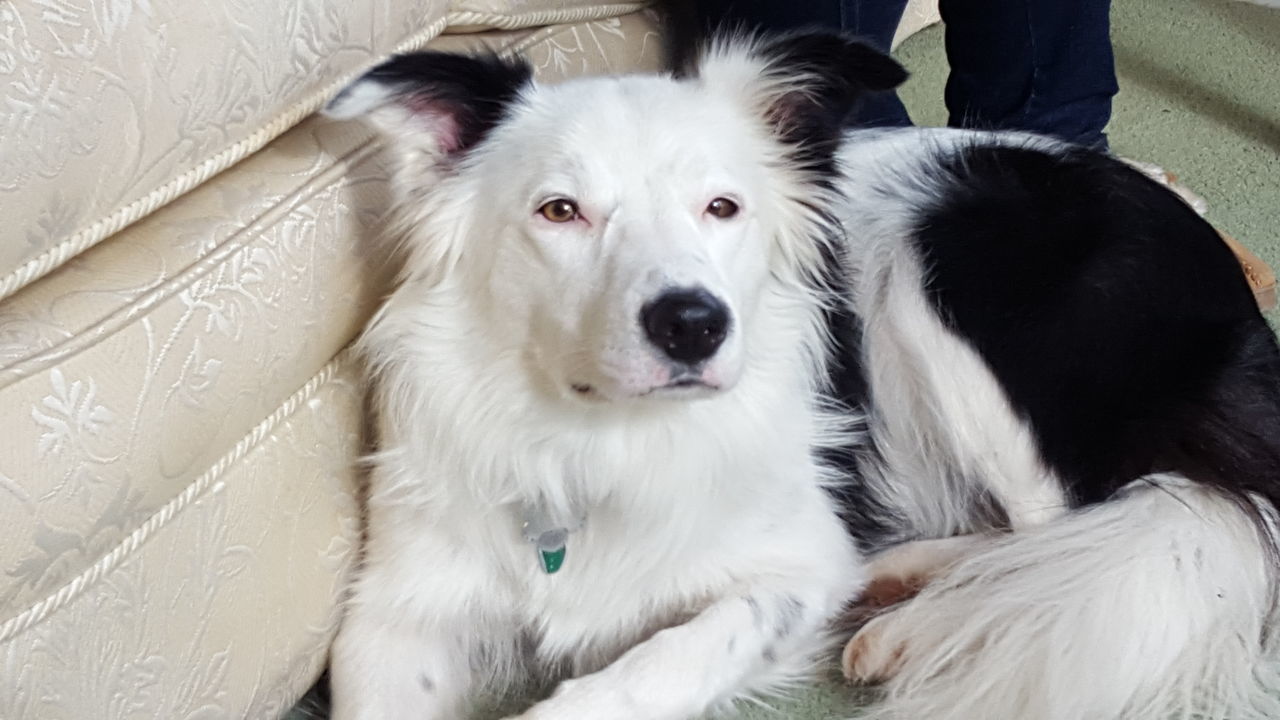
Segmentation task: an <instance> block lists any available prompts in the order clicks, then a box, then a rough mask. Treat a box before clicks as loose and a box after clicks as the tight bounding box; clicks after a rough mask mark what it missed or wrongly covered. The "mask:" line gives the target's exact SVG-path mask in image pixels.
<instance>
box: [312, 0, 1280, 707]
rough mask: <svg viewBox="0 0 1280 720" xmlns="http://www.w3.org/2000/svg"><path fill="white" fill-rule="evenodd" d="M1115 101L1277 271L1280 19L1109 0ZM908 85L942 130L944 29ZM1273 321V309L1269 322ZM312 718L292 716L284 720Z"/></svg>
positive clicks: (1136, 133) (1214, 3)
mask: <svg viewBox="0 0 1280 720" xmlns="http://www.w3.org/2000/svg"><path fill="white" fill-rule="evenodd" d="M1113 2H1114V5H1113V8H1112V40H1113V44H1114V46H1115V52H1116V60H1117V66H1118V70H1119V75H1120V95H1119V96H1118V97H1117V98H1116V102H1115V110H1114V115H1113V118H1112V122H1111V125H1110V127H1109V128H1108V134H1109V136H1110V138H1111V144H1112V148H1113V149H1114V151H1115V152H1117V153H1118V154H1120V155H1123V156H1125V157H1130V158H1135V159H1141V160H1147V161H1150V162H1155V163H1158V164H1160V165H1162V166H1164V167H1165V168H1166V169H1168V170H1170V171H1172V172H1174V173H1177V174H1178V175H1179V176H1180V178H1181V179H1182V181H1183V182H1184V183H1185V184H1186V185H1188V186H1189V187H1190V188H1192V189H1193V190H1195V191H1196V192H1197V193H1199V194H1200V195H1202V196H1204V197H1205V198H1206V199H1207V200H1208V202H1209V213H1208V218H1209V219H1210V220H1211V221H1212V222H1213V223H1214V224H1215V225H1217V226H1218V227H1220V228H1221V229H1223V230H1224V231H1225V232H1227V233H1229V234H1232V235H1234V236H1235V237H1236V238H1238V239H1239V240H1240V241H1242V242H1243V243H1244V244H1245V245H1247V246H1249V247H1250V248H1251V249H1252V250H1253V251H1254V252H1255V253H1257V254H1258V255H1259V256H1260V257H1261V258H1262V259H1263V260H1264V261H1266V262H1267V263H1269V264H1271V265H1272V266H1273V267H1274V266H1277V265H1280V10H1268V9H1266V8H1261V7H1256V6H1252V5H1245V4H1242V3H1238V2H1232V1H1231V0H1182V1H1180V2H1168V1H1167V0H1113ZM898 56H899V58H900V59H901V60H902V62H903V63H904V64H905V65H906V66H907V67H908V68H909V69H910V70H911V72H912V78H911V79H910V80H908V81H907V84H906V86H905V87H904V88H903V91H902V96H903V100H904V101H905V102H906V104H907V107H908V108H909V109H910V110H911V113H912V116H913V117H914V118H915V120H916V123H917V124H920V125H941V124H945V122H946V111H945V109H944V108H943V106H942V87H943V84H944V83H945V81H946V58H945V56H944V54H943V50H942V30H941V28H940V27H933V28H929V29H927V30H925V31H923V32H921V33H920V34H918V35H916V36H914V37H912V38H910V39H908V40H907V41H906V42H905V43H903V45H902V47H901V48H900V49H899V51H898ZM1271 320H1272V323H1273V325H1277V324H1280V322H1278V321H1280V311H1273V313H1272V315H1271ZM859 696H860V693H859V691H857V690H855V689H852V688H849V687H847V686H845V685H844V684H843V683H842V682H841V681H840V678H839V677H838V673H837V672H835V671H834V670H833V671H831V672H829V673H828V675H827V678H826V679H825V680H824V681H822V682H820V683H818V684H816V685H814V686H811V687H809V688H806V689H803V690H801V691H799V692H797V693H795V694H794V695H792V696H791V697H789V698H787V699H783V700H776V701H771V702H770V703H769V704H768V706H761V707H744V708H743V710H742V713H741V715H740V717H742V718H745V719H748V720H765V719H766V718H779V717H782V718H796V719H799V720H829V719H830V720H835V719H836V718H839V719H841V720H844V719H845V718H850V717H851V716H856V714H857V713H856V708H857V706H858V705H859ZM308 717H315V715H314V714H313V713H311V712H303V711H296V713H295V715H294V716H292V717H291V718H289V720H302V718H308Z"/></svg>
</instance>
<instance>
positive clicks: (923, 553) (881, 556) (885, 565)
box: [853, 534, 998, 615]
mask: <svg viewBox="0 0 1280 720" xmlns="http://www.w3.org/2000/svg"><path fill="white" fill-rule="evenodd" d="M996 537H998V536H997V535H977V534H974V535H957V536H954V537H948V538H938V539H935V540H915V541H912V542H905V543H902V544H901V545H895V546H894V547H891V548H889V549H888V550H884V551H881V552H879V553H876V554H875V555H873V556H872V557H871V558H870V559H869V560H868V562H867V577H868V578H869V579H868V581H867V586H866V587H865V588H863V590H862V594H861V595H860V596H859V598H858V602H857V605H855V607H854V610H853V612H854V613H855V614H857V615H861V614H864V613H867V612H874V611H875V610H878V609H882V608H886V607H889V606H890V605H895V604H897V603H899V602H902V601H903V600H907V599H909V598H911V597H912V596H914V595H915V594H916V593H918V592H920V590H921V589H922V588H924V586H926V585H928V584H929V582H930V581H931V580H933V578H934V577H936V576H938V575H939V574H941V573H942V572H943V571H944V570H946V569H947V568H948V567H950V566H952V565H954V564H955V563H957V562H959V561H960V560H962V559H964V558H965V557H967V556H969V555H971V554H972V553H974V552H975V551H977V550H978V548H981V547H983V546H984V545H986V544H987V543H989V542H991V541H992V540H993V539H995V538H996Z"/></svg>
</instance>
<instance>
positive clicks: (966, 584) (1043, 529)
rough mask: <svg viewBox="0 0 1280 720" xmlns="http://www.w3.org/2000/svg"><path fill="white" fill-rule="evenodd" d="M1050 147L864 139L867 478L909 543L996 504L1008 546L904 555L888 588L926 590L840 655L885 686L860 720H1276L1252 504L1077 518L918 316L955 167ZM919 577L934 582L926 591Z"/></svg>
mask: <svg viewBox="0 0 1280 720" xmlns="http://www.w3.org/2000/svg"><path fill="white" fill-rule="evenodd" d="M969 143H992V144H994V143H1000V144H1020V145H1031V146H1035V147H1042V148H1045V149H1048V150H1050V151H1051V150H1052V149H1053V148H1054V147H1055V145H1054V143H1052V142H1051V141H1046V140H1040V139H1033V138H1028V137H1024V136H1017V135H988V134H978V133H964V132H958V131H945V130H938V131H916V130H905V131H888V132H867V133H854V134H852V135H851V136H850V138H849V142H848V143H847V146H846V149H845V151H844V152H843V153H842V156H841V159H842V164H843V166H844V168H845V175H846V179H845V183H844V188H843V190H844V191H845V192H846V193H847V194H848V196H849V198H850V200H851V202H850V207H849V209H848V212H847V214H846V216H845V217H844V218H842V219H843V220H844V221H845V224H846V226H847V227H849V228H850V229H851V237H850V244H851V246H852V249H851V251H850V277H851V280H852V282H853V284H854V288H855V292H854V299H853V302H854V307H855V310H856V311H857V312H858V313H859V314H860V316H861V317H862V318H864V322H865V325H866V330H865V337H864V352H865V358H864V360H865V363H866V367H867V372H868V376H869V377H868V379H869V383H870V386H871V395H872V398H873V401H874V403H873V408H874V410H873V412H872V415H871V417H870V418H869V419H868V422H869V424H870V428H871V435H872V437H873V438H874V440H875V442H876V444H877V448H878V449H879V450H880V452H881V456H882V459H881V461H880V462H878V463H876V464H875V465H873V466H872V467H871V468H869V469H870V470H871V471H872V472H873V473H875V475H876V477H877V478H878V480H879V483H880V485H881V486H882V489H883V491H884V492H885V494H886V495H887V496H888V497H889V498H891V499H892V501H893V502H894V503H895V504H896V505H898V506H899V507H901V508H902V509H903V511H904V513H905V514H906V516H907V518H908V519H909V521H910V524H911V531H913V532H914V533H915V534H916V535H917V536H922V537H946V536H950V535H955V534H957V533H965V532H973V531H975V530H978V529H981V527H982V524H983V523H984V522H985V521H987V519H985V518H983V517H982V516H981V513H980V512H978V510H979V509H980V503H976V502H975V501H976V499H978V498H980V497H981V496H982V494H983V493H990V494H991V495H992V496H993V497H994V498H995V499H997V500H998V501H999V502H1000V503H1001V504H1002V505H1003V506H1004V507H1005V508H1007V509H1008V510H1009V520H1010V524H1011V525H1012V528H1013V532H1012V533H1010V534H1008V535H1006V536H1004V537H1002V538H999V539H997V538H995V537H993V536H985V537H982V538H976V537H973V536H969V537H965V536H960V537H957V538H950V539H945V540H931V541H925V542H922V543H913V544H907V545H903V546H900V547H898V548H894V549H891V550H889V551H888V552H886V553H884V554H882V555H881V556H878V557H876V558H875V559H874V560H873V562H872V565H871V568H870V569H871V572H872V582H873V583H875V582H876V581H877V580H884V579H888V580H902V579H909V580H911V581H913V582H919V581H920V580H928V579H929V576H933V582H932V583H931V584H929V585H927V586H926V588H925V590H924V592H923V593H922V594H921V595H919V596H918V597H916V598H915V599H913V600H910V601H909V602H907V603H905V604H904V605H902V606H900V607H898V608H896V609H892V610H891V611H889V612H888V613H887V614H885V615H882V616H881V617H879V618H877V619H875V620H873V621H872V622H870V623H869V624H868V625H867V626H865V627H864V628H863V629H862V630H860V632H859V633H858V634H857V635H856V636H855V637H854V639H853V640H852V641H851V642H850V644H849V646H848V647H847V648H846V653H845V669H846V673H847V674H848V675H849V676H850V677H852V678H853V679H856V680H861V681H879V680H887V685H886V688H885V689H886V699H885V701H884V702H883V703H882V704H880V705H878V706H877V707H876V708H874V709H873V710H871V711H870V712H869V713H868V714H867V716H866V717H868V718H875V719H877V720H879V719H885V720H888V719H893V720H916V719H917V718H928V719H929V720H1015V719H1016V720H1023V719H1031V718H1034V719H1035V720H1120V719H1122V718H1123V719H1124V720H1167V719H1168V718H1191V717H1196V718H1214V719H1217V718H1223V719H1226V718H1230V719H1232V720H1255V719H1257V720H1261V719H1262V718H1274V717H1280V674H1278V670H1280V666H1278V665H1277V649H1276V647H1275V645H1276V643H1275V642H1274V640H1267V641H1266V644H1264V641H1263V638H1267V637H1268V636H1269V635H1270V634H1271V633H1272V632H1273V630H1272V629H1271V628H1269V627H1268V622H1269V620H1270V612H1271V607H1272V602H1273V600H1274V595H1273V593H1274V591H1275V589H1274V587H1273V583H1274V571H1273V569H1272V566H1271V559H1270V558H1268V557H1267V556H1266V553H1265V552H1264V549H1263V544H1262V542H1261V539H1260V537H1259V534H1258V532H1257V530H1256V528H1255V525H1254V523H1253V522H1252V521H1251V519H1250V518H1249V517H1248V515H1247V513H1245V512H1244V510H1242V509H1241V508H1240V507H1239V506H1238V505H1237V504H1235V503H1233V502H1231V501H1229V500H1227V499H1225V498H1224V497H1222V496H1219V495H1217V494H1215V493H1214V492H1213V491H1211V490H1207V489H1204V488H1200V487H1196V486H1193V485H1191V484H1190V483H1188V482H1187V481H1186V480H1184V479H1182V478H1179V477H1176V476H1154V477H1150V478H1146V479H1144V480H1143V481H1140V482H1138V483H1135V484H1134V485H1133V486H1132V487H1131V488H1130V489H1129V490H1128V491H1127V492H1126V493H1125V494H1124V495H1123V497H1122V498H1119V499H1114V500H1111V501H1108V502H1106V503H1104V504H1102V505H1098V506H1095V507H1092V508H1090V509H1087V510H1083V511H1077V512H1073V513H1067V512H1066V510H1065V499H1064V498H1063V496H1062V493H1061V490H1060V489H1059V488H1060V484H1059V482H1058V480H1057V479H1056V478H1055V477H1053V475H1052V474H1051V473H1050V472H1048V471H1047V470H1046V468H1045V464H1044V463H1043V461H1042V460H1041V459H1040V457H1039V454H1038V451H1037V449H1036V447H1035V444H1034V442H1033V437H1032V435H1031V430H1030V428H1029V427H1027V426H1026V424H1025V423H1023V422H1022V421H1021V420H1020V419H1019V418H1018V417H1016V415H1015V414H1014V413H1013V412H1012V410H1011V408H1010V405H1009V402H1008V399H1007V397H1006V396H1005V395H1004V393H1003V392H1002V390H1001V389H1000V387H999V385H998V384H997V382H996V380H995V378H994V377H993V376H992V374H991V372H990V370H989V369H988V368H987V366H986V365H985V364H984V362H983V361H982V359H981V358H980V357H979V356H978V355H977V354H976V353H975V352H974V350H973V349H972V348H971V347H970V346H969V345H968V344H967V343H965V342H963V341H962V340H961V339H960V338H958V337H956V336H955V335H954V334H953V333H952V332H950V331H949V330H948V329H947V328H946V327H945V326H944V325H943V324H942V322H941V320H940V319H939V318H938V316H937V312H936V311H935V310H934V309H933V308H932V306H931V305H930V304H929V302H928V300H927V298H926V297H925V295H924V284H925V279H926V278H925V277H924V276H923V275H922V272H921V269H920V261H919V257H918V253H917V251H916V250H915V249H914V248H913V247H912V246H911V245H910V243H909V242H908V241H907V238H908V237H909V231H910V223H912V222H913V221H914V220H915V219H916V218H918V217H921V212H922V210H924V209H926V208H928V207H929V204H930V203H931V202H933V201H934V199H935V198H938V197H940V196H942V194H943V193H945V192H946V191H947V188H946V185H945V183H946V182H948V180H947V179H946V178H945V177H942V178H940V177H939V173H938V172H937V171H936V170H935V167H936V165H935V161H936V158H937V157H938V155H939V154H940V153H943V154H945V153H947V152H950V151H952V150H953V149H954V148H956V147H958V146H961V145H963V144H969ZM922 576H923V577H922Z"/></svg>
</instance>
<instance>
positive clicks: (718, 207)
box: [707, 197, 738, 220]
mask: <svg viewBox="0 0 1280 720" xmlns="http://www.w3.org/2000/svg"><path fill="white" fill-rule="evenodd" d="M707 213H708V214H709V215H711V216H713V217H718V218H720V219H721V220H724V219H726V218H731V217H733V216H734V215H737V214H738V203H736V202H734V201H732V200H730V199H729V198H722V197H718V198H716V199H715V200H712V201H711V202H710V203H708V204H707Z"/></svg>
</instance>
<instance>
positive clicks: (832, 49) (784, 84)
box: [693, 30, 907, 142]
mask: <svg viewBox="0 0 1280 720" xmlns="http://www.w3.org/2000/svg"><path fill="white" fill-rule="evenodd" d="M693 74H696V75H697V76H698V77H699V78H700V79H701V80H702V81H703V82H704V83H706V84H707V85H708V86H709V87H712V88H714V87H728V88H729V89H730V90H731V91H736V92H740V93H745V94H746V96H747V98H748V99H749V100H750V101H751V102H752V104H753V105H755V106H756V107H757V109H758V110H760V111H761V112H763V113H764V115H765V117H766V118H767V119H768V120H769V121H770V122H771V123H772V124H773V126H774V128H775V130H776V131H777V132H778V134H779V135H781V136H782V137H783V138H784V139H785V140H787V141H789V142H805V141H810V140H817V141H820V140H826V139H829V138H830V137H832V136H833V135H835V134H838V133H839V132H840V130H841V129H842V127H843V125H844V123H845V120H846V118H847V117H848V116H849V113H850V112H852V110H853V109H854V108H855V107H856V106H857V105H858V103H859V101H861V100H862V99H863V98H865V97H866V96H867V95H868V94H870V93H873V92H882V91H885V90H892V89H893V88H895V87H897V86H898V85H900V84H902V82H903V81H904V80H906V79H907V71H906V70H905V69H904V68H903V67H902V66H901V65H899V64H898V62H897V61H895V60H894V59H893V58H891V57H889V56H888V55H886V54H884V53H882V52H880V51H879V50H876V49H875V48H873V47H871V46H870V45H867V44H866V43H865V42H863V41H861V40H859V39H858V38H856V37H852V36H849V35H845V34H842V33H839V32H833V31H826V30H804V31H796V32H790V33H785V34H781V35H773V36H751V35H744V34H742V33H732V34H730V35H727V36H726V35H721V36H719V37H718V38H716V39H713V40H712V42H711V43H710V45H709V47H708V49H707V51H706V52H705V53H704V54H703V56H702V58H701V60H700V62H699V63H698V65H697V66H696V67H695V68H694V71H693Z"/></svg>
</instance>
